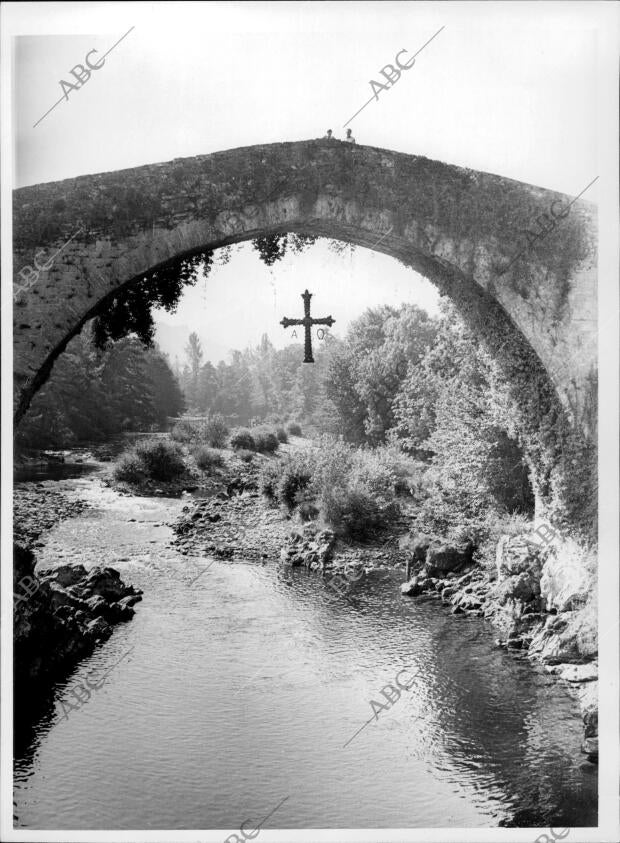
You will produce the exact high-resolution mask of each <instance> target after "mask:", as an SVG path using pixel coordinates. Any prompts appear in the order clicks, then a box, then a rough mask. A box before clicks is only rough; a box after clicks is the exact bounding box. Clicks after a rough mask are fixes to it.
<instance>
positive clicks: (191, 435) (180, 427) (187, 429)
mask: <svg viewBox="0 0 620 843" xmlns="http://www.w3.org/2000/svg"><path fill="white" fill-rule="evenodd" d="M196 434H197V430H196V427H195V425H193V424H192V423H191V422H190V421H188V420H187V419H181V420H180V421H178V422H177V423H176V424H175V426H174V427H173V428H172V430H171V431H170V438H171V439H174V441H175V442H183V443H185V444H187V443H188V442H192V441H193V440H194V439H195V438H196Z"/></svg>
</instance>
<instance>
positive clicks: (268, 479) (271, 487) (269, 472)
mask: <svg viewBox="0 0 620 843" xmlns="http://www.w3.org/2000/svg"><path fill="white" fill-rule="evenodd" d="M281 472H282V464H281V463H278V462H269V463H267V465H264V466H263V468H262V470H261V473H260V477H259V479H258V488H259V489H260V491H261V492H262V493H263V495H265V497H266V498H268V499H269V500H270V501H277V500H278V484H279V482H280V474H281Z"/></svg>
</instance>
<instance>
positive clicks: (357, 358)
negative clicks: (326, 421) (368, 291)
mask: <svg viewBox="0 0 620 843" xmlns="http://www.w3.org/2000/svg"><path fill="white" fill-rule="evenodd" d="M436 332H437V322H436V320H434V319H432V318H431V317H429V316H428V314H427V313H426V312H425V311H423V310H421V309H420V308H418V307H416V306H415V305H401V306H400V307H399V308H394V307H380V308H376V309H370V310H367V311H366V312H365V313H364V314H363V315H362V316H361V317H360V318H359V319H357V320H356V321H355V322H354V323H353V324H352V325H351V326H350V328H349V330H348V332H347V336H346V340H345V342H344V343H343V344H342V345H341V346H339V347H338V348H336V349H335V350H334V353H333V355H332V356H331V359H330V365H329V372H328V377H327V382H326V392H327V395H328V397H329V398H330V399H331V401H332V402H333V404H334V406H335V408H336V411H337V415H338V419H339V424H338V432H339V433H340V434H341V435H343V436H344V437H345V439H346V440H347V441H349V442H354V443H356V444H362V443H369V444H373V445H376V444H379V443H382V442H384V441H385V440H386V436H387V433H388V431H389V430H390V429H391V428H392V427H393V426H394V410H393V404H394V401H395V398H396V396H397V394H398V391H399V389H400V387H401V385H402V383H403V382H404V380H405V378H406V377H407V373H408V372H409V371H410V370H414V369H415V367H416V366H417V365H418V363H419V362H420V360H421V358H422V357H423V355H424V354H425V352H426V349H427V347H428V346H430V345H432V343H433V341H434V338H435V335H436Z"/></svg>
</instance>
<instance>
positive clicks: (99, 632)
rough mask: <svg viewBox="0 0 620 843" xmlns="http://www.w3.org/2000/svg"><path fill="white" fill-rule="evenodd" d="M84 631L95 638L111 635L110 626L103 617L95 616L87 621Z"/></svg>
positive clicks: (101, 638) (100, 638)
mask: <svg viewBox="0 0 620 843" xmlns="http://www.w3.org/2000/svg"><path fill="white" fill-rule="evenodd" d="M86 631H87V632H88V634H89V635H90V636H91V637H92V638H94V639H96V640H103V639H105V638H109V637H110V635H112V627H111V626H110V624H109V623H108V622H107V621H105V620H104V619H103V618H95V619H94V620H92V621H89V622H88V623H87V624H86Z"/></svg>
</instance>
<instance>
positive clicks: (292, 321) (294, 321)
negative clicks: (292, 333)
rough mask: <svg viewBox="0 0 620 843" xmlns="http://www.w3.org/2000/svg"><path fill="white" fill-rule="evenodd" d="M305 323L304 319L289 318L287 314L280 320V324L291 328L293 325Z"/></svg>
mask: <svg viewBox="0 0 620 843" xmlns="http://www.w3.org/2000/svg"><path fill="white" fill-rule="evenodd" d="M303 324H304V320H303V319H288V317H286V316H285V317H284V319H282V321H281V322H280V325H282V327H283V328H290V326H291V325H303Z"/></svg>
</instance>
